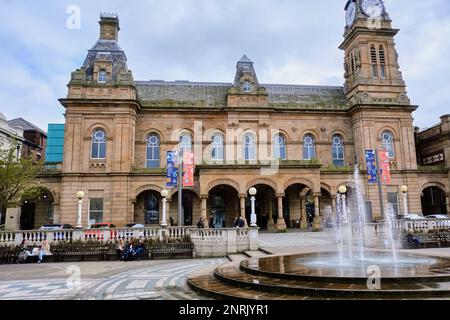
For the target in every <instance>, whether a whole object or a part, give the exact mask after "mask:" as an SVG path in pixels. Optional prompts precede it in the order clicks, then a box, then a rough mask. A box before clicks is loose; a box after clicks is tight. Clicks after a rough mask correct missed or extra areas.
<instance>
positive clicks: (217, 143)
mask: <svg viewBox="0 0 450 320" xmlns="http://www.w3.org/2000/svg"><path fill="white" fill-rule="evenodd" d="M211 160H213V161H222V160H224V143H223V136H222V135H221V134H215V135H214V136H213V138H212V141H211Z"/></svg>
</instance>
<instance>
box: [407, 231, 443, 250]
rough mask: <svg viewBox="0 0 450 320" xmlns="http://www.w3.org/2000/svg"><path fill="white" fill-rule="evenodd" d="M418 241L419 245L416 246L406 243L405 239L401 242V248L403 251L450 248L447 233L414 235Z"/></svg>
mask: <svg viewBox="0 0 450 320" xmlns="http://www.w3.org/2000/svg"><path fill="white" fill-rule="evenodd" d="M414 237H416V238H417V239H418V240H419V241H420V245H416V244H415V243H413V242H408V241H407V240H406V237H404V239H403V241H402V247H403V248H404V249H420V248H447V247H449V246H450V239H449V237H450V234H449V233H448V232H435V233H424V234H422V233H421V234H415V235H414Z"/></svg>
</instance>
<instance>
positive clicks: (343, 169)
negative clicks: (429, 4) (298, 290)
mask: <svg viewBox="0 0 450 320" xmlns="http://www.w3.org/2000/svg"><path fill="white" fill-rule="evenodd" d="M361 1H363V0H357V1H356V2H354V1H349V3H348V4H347V6H346V10H347V19H346V20H347V26H346V27H345V33H344V40H343V42H342V44H341V46H340V49H342V51H343V53H344V57H345V60H344V69H343V74H344V78H345V84H344V86H343V87H340V86H336V87H329V86H309V85H280V84H263V83H260V82H259V79H258V77H257V68H256V67H255V65H254V63H253V62H252V61H251V60H250V59H249V58H248V57H246V56H243V57H242V59H240V60H239V61H238V62H237V65H236V76H235V78H234V79H230V80H233V81H232V82H230V83H197V82H188V81H175V82H166V81H135V80H134V79H133V75H132V72H131V70H129V69H128V67H127V58H126V55H125V52H124V51H123V50H122V49H121V47H120V46H119V44H118V36H119V30H120V28H119V19H118V17H117V16H115V15H104V14H103V15H101V18H100V37H99V39H98V41H97V42H96V43H95V45H94V46H93V47H92V48H91V49H90V50H89V51H88V54H87V57H86V59H85V62H84V64H83V65H82V66H81V68H80V69H78V70H76V71H74V72H73V73H72V76H71V80H70V82H69V84H68V94H67V97H66V98H64V99H61V100H60V102H61V104H62V105H63V106H64V108H65V110H66V113H65V117H66V121H65V139H64V140H65V141H64V161H63V164H62V170H61V171H50V172H48V173H46V174H43V175H42V176H40V179H39V181H40V183H41V185H42V186H43V187H45V188H46V190H48V191H49V194H50V195H51V197H49V198H48V202H47V204H45V205H46V206H52V208H53V211H52V212H53V213H54V221H60V222H64V223H71V224H75V223H76V221H77V199H76V197H75V194H76V192H77V191H79V190H81V191H84V192H85V194H86V197H85V199H84V201H83V207H82V219H83V220H82V221H83V225H87V224H88V223H92V222H93V221H107V222H113V223H114V224H116V225H119V226H120V225H124V224H126V223H129V222H139V223H154V224H156V223H157V222H158V220H161V218H162V215H161V195H160V192H161V191H162V190H163V189H165V188H166V181H167V179H166V165H167V163H166V154H167V152H168V151H177V150H178V151H181V152H186V151H193V152H194V158H195V173H194V180H195V183H194V186H193V187H185V188H184V189H183V192H182V200H183V216H180V217H179V215H178V212H177V210H178V209H177V207H178V191H177V189H176V188H174V189H169V191H170V195H169V197H168V208H169V215H170V216H171V217H172V218H173V219H174V220H175V221H176V222H177V223H178V224H184V225H192V224H194V225H195V224H196V221H197V220H198V219H199V218H200V217H201V216H203V217H204V218H206V219H205V220H206V221H208V220H209V219H207V218H208V217H209V215H210V213H211V212H214V213H215V221H214V223H215V224H216V225H217V226H223V225H225V226H227V227H232V226H233V221H234V218H235V217H236V216H238V215H241V216H242V217H244V218H245V219H246V220H247V221H248V220H249V215H250V201H249V197H248V190H249V188H251V187H256V189H257V195H256V213H257V217H258V224H259V225H265V224H266V222H267V224H268V227H269V228H277V229H278V230H285V229H286V227H294V226H297V227H298V225H300V226H301V227H302V228H303V227H305V226H306V215H307V212H312V213H315V217H316V221H320V220H321V218H326V217H325V215H326V213H329V212H333V210H334V207H335V199H336V196H337V192H338V188H339V186H341V185H346V186H348V187H349V192H352V190H353V187H354V183H355V180H354V168H355V165H356V166H357V167H358V168H359V170H360V171H361V177H360V178H359V179H360V182H361V184H362V185H363V189H364V193H365V196H366V197H367V200H368V201H369V205H370V208H371V212H372V218H373V219H379V218H381V209H380V204H379V203H380V202H379V194H378V189H377V185H372V184H370V185H369V184H368V182H367V181H366V178H365V173H366V172H365V158H364V157H365V150H373V149H384V150H387V151H388V152H389V158H390V165H391V175H392V181H391V184H390V185H385V186H383V190H382V191H383V202H384V203H386V204H387V203H389V204H391V205H392V207H393V208H394V210H396V211H397V213H398V214H400V215H401V214H404V213H405V212H403V206H401V205H399V203H400V199H399V190H400V186H402V185H407V186H408V188H409V192H408V206H409V211H410V213H412V212H414V213H420V212H422V204H421V194H422V192H423V190H424V189H426V188H427V187H429V186H440V187H441V188H442V190H443V192H444V193H445V195H446V196H447V197H448V193H449V173H448V167H447V169H442V170H439V171H434V170H431V169H430V168H426V167H422V166H418V162H417V155H416V145H415V135H414V127H413V118H412V112H413V111H415V110H416V108H417V106H415V105H412V104H411V102H410V100H409V98H408V96H407V92H406V84H405V82H404V79H403V77H402V73H401V72H400V67H399V63H398V55H397V52H396V49H395V43H394V37H395V36H396V34H397V33H398V31H399V30H397V29H394V28H393V27H392V21H391V19H390V17H389V15H388V14H387V12H386V10H385V8H384V5H383V4H382V3H381V2H380V3H378V4H377V6H376V7H375V9H378V10H369V9H367V5H366V4H364V6H363V5H362V3H361ZM364 2H365V1H364ZM446 203H447V204H446V205H447V206H448V200H447V201H446ZM40 212H46V210H41V211H40ZM272 217H274V218H275V219H272ZM277 217H278V219H276V218H277ZM283 218H284V219H283ZM40 221H42V220H40ZM274 223H276V225H274Z"/></svg>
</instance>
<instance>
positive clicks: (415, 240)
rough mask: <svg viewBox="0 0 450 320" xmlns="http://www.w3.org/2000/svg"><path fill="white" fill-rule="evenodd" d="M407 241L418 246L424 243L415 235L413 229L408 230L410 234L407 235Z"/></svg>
mask: <svg viewBox="0 0 450 320" xmlns="http://www.w3.org/2000/svg"><path fill="white" fill-rule="evenodd" d="M406 241H407V242H408V243H414V245H415V246H416V248H418V247H419V246H420V245H421V244H422V242H421V241H420V240H419V239H418V238H417V237H416V236H414V231H412V230H409V231H408V234H407V235H406Z"/></svg>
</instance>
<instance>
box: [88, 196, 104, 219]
mask: <svg viewBox="0 0 450 320" xmlns="http://www.w3.org/2000/svg"><path fill="white" fill-rule="evenodd" d="M99 222H103V199H102V198H92V199H89V224H90V225H91V224H94V223H99Z"/></svg>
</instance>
